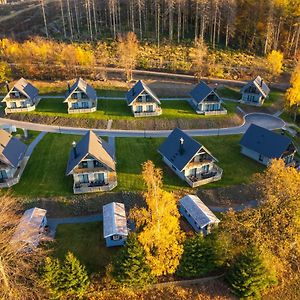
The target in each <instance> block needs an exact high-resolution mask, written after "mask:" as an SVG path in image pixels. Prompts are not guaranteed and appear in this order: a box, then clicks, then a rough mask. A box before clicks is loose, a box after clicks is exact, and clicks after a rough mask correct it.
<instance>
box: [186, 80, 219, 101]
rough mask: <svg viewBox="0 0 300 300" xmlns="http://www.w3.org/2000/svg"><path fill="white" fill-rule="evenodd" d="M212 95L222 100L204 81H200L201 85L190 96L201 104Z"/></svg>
mask: <svg viewBox="0 0 300 300" xmlns="http://www.w3.org/2000/svg"><path fill="white" fill-rule="evenodd" d="M211 93H214V94H215V95H216V96H217V97H218V98H219V99H220V97H219V95H218V94H217V93H216V92H215V91H214V90H213V89H212V88H210V87H209V86H208V85H207V84H206V83H205V82H204V81H200V82H199V84H197V85H196V86H195V87H194V88H193V89H192V91H191V92H190V95H191V96H192V98H193V99H194V100H195V101H196V102H197V103H200V102H202V101H204V100H205V99H206V98H207V97H208V96H209V95H210V94H211Z"/></svg>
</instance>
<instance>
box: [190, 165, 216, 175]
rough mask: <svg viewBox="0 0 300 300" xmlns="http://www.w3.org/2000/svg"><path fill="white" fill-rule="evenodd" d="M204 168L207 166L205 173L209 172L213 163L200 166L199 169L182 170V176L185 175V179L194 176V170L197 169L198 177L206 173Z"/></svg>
mask: <svg viewBox="0 0 300 300" xmlns="http://www.w3.org/2000/svg"><path fill="white" fill-rule="evenodd" d="M206 166H208V170H207V172H209V171H211V170H212V169H213V166H214V163H213V162H211V163H207V164H204V165H202V166H201V167H199V168H190V169H186V170H184V175H185V177H188V176H191V175H194V174H195V169H197V172H196V175H200V174H202V173H205V172H206V170H205V168H206Z"/></svg>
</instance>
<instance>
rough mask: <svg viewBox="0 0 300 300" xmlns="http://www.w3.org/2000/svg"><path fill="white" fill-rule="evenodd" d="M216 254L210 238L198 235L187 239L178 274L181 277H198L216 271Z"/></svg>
mask: <svg viewBox="0 0 300 300" xmlns="http://www.w3.org/2000/svg"><path fill="white" fill-rule="evenodd" d="M216 253H217V252H216V249H215V248H214V245H213V241H212V240H210V239H209V237H207V238H204V237H203V236H202V234H198V235H196V236H194V237H192V238H188V239H186V241H185V243H184V250H183V255H182V258H181V261H180V264H179V267H178V269H177V271H176V274H177V275H178V276H180V277H197V276H202V275H204V274H206V273H208V272H210V271H212V270H214V269H215V268H216V267H217V255H216Z"/></svg>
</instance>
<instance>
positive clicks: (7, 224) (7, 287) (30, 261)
mask: <svg viewBox="0 0 300 300" xmlns="http://www.w3.org/2000/svg"><path fill="white" fill-rule="evenodd" d="M0 203H1V205H0V299H12V300H15V299H16V300H18V299H25V300H26V299H37V298H38V295H39V294H40V293H41V289H40V287H39V284H38V282H39V280H38V266H39V261H40V260H41V259H42V256H43V251H42V250H41V249H40V248H38V249H36V250H35V251H32V252H28V251H24V249H23V246H24V247H25V246H26V245H22V244H19V243H11V242H10V240H11V238H12V236H13V234H14V231H15V228H16V226H17V224H18V222H19V220H20V215H19V211H21V210H22V206H21V204H20V202H19V201H17V199H15V198H13V197H12V196H10V195H9V194H2V196H1V197H0Z"/></svg>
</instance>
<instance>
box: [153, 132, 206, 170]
mask: <svg viewBox="0 0 300 300" xmlns="http://www.w3.org/2000/svg"><path fill="white" fill-rule="evenodd" d="M181 138H183V140H184V141H183V152H182V153H180V139H181ZM201 148H202V145H201V144H200V143H198V142H197V141H196V140H194V139H193V138H191V137H190V136H188V135H187V134H186V133H184V132H183V131H182V130H180V129H179V128H175V129H174V130H173V131H172V132H171V133H170V135H169V136H168V137H167V139H166V140H165V141H164V142H163V143H162V145H160V147H159V148H158V152H159V153H160V154H161V155H163V156H164V157H166V158H167V159H168V160H169V161H170V162H171V163H172V164H173V165H174V166H175V167H176V168H177V169H178V170H180V171H182V170H183V169H184V167H185V166H186V165H187V164H188V163H189V161H190V160H191V159H192V158H193V157H194V156H195V154H196V153H197V152H198V151H199V150H200V149H201Z"/></svg>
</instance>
